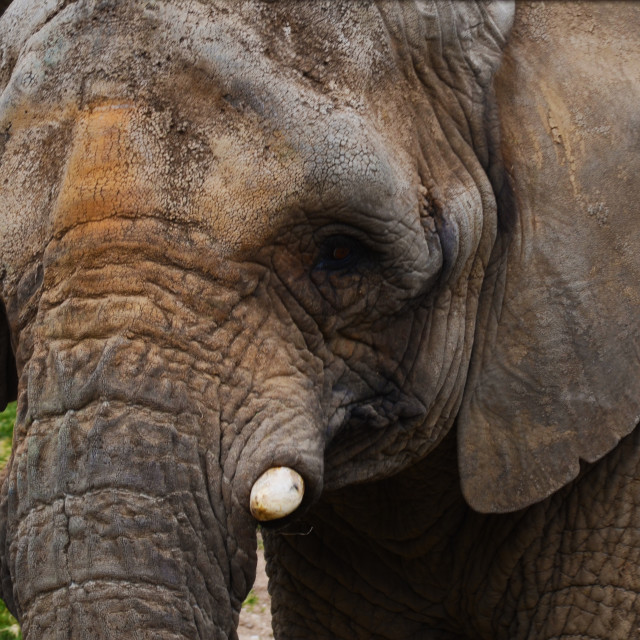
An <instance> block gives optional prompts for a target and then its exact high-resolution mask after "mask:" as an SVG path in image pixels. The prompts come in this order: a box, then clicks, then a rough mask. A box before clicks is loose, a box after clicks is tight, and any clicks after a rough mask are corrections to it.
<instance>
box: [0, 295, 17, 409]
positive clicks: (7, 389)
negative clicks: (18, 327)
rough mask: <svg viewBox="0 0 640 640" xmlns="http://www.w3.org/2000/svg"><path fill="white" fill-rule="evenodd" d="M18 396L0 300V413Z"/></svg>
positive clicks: (2, 306) (4, 314) (5, 320)
mask: <svg viewBox="0 0 640 640" xmlns="http://www.w3.org/2000/svg"><path fill="white" fill-rule="evenodd" d="M17 394H18V376H17V372H16V361H15V358H14V356H13V351H12V349H11V340H10V337H9V323H8V322H7V314H6V312H5V309H4V305H3V304H2V300H0V411H4V409H5V407H6V406H7V404H8V403H9V402H12V401H13V400H15V399H16V396H17Z"/></svg>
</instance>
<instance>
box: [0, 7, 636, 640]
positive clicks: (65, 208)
mask: <svg viewBox="0 0 640 640" xmlns="http://www.w3.org/2000/svg"><path fill="white" fill-rule="evenodd" d="M512 17H513V8H512V7H511V5H510V4H509V3H487V4H483V3H480V4H477V5H476V4H474V3H447V2H443V3H428V2H415V3H408V2H407V3H404V2H402V3H388V2H381V3H378V4H376V3H372V2H362V3H361V2H348V3H347V2H344V3H336V2H329V1H327V2H313V3H297V2H286V1H282V2H275V3H268V2H261V1H258V0H256V1H255V2H247V3H229V2H217V1H214V0H211V1H207V2H198V1H196V0H179V1H178V0H176V1H175V2H155V1H152V2H146V3H139V2H115V1H110V0H106V1H105V0H82V1H77V2H71V3H58V4H49V3H40V2H35V1H30V0H19V1H18V2H15V3H13V4H12V5H11V6H10V7H9V9H8V10H7V11H6V12H5V13H4V15H3V16H2V18H1V20H0V51H1V58H0V60H1V61H2V66H1V67H0V89H1V90H2V93H1V94H0V216H1V217H0V220H1V221H2V234H1V236H0V256H1V260H2V263H1V265H0V269H1V270H0V274H1V279H0V284H1V289H0V298H1V302H2V307H0V401H2V402H3V403H4V402H5V401H6V400H7V399H11V398H12V397H13V396H14V395H15V394H17V396H18V401H19V409H18V421H17V425H16V432H15V450H14V457H13V458H12V461H11V463H10V466H9V469H8V473H7V476H6V479H5V481H4V485H3V496H4V498H3V500H4V501H3V503H2V510H3V511H2V513H3V519H4V524H3V528H2V536H3V537H2V540H4V545H3V556H2V576H3V577H2V580H3V593H4V597H5V599H6V600H7V601H8V603H9V604H10V606H11V607H12V609H13V610H14V611H16V612H17V614H18V615H19V617H20V618H21V620H22V623H23V628H24V630H25V633H26V635H27V636H28V637H29V638H40V637H50V636H53V635H54V633H62V632H63V631H64V632H67V633H68V634H69V635H70V636H71V637H86V636H84V635H82V634H83V633H85V634H87V633H89V635H90V636H91V637H111V636H110V635H109V634H111V633H115V632H116V631H117V629H118V628H119V627H118V625H120V624H124V625H126V626H127V628H135V629H140V633H141V634H142V636H141V637H159V636H157V635H154V634H156V633H160V631H158V630H159V629H163V630H166V633H167V634H169V635H167V637H172V638H173V637H181V638H182V637H184V638H186V637H189V638H192V637H193V638H195V637H215V638H226V637H234V634H235V631H234V625H235V622H237V612H238V610H239V607H240V604H241V602H242V600H243V598H244V596H245V594H246V593H247V591H248V589H249V587H250V585H251V582H252V579H253V572H254V567H255V533H254V529H255V519H254V518H253V517H252V515H251V513H250V509H249V505H250V495H251V491H252V487H254V485H255V483H256V482H257V481H258V479H259V478H261V477H262V476H263V474H264V473H265V472H266V471H267V470H268V469H271V468H273V467H279V466H284V467H288V468H290V469H293V470H294V471H295V472H296V473H297V474H299V477H300V478H301V479H302V480H303V482H304V487H305V490H304V498H303V500H302V506H301V508H300V509H299V510H297V511H296V512H295V513H294V514H293V515H289V514H288V513H286V514H285V515H287V516H288V517H286V518H284V519H277V520H276V524H277V525H281V524H286V523H288V522H289V521H290V520H291V519H292V518H293V517H295V516H296V515H298V514H301V513H303V512H304V510H305V509H309V508H312V507H313V504H314V502H315V501H316V500H317V499H318V498H319V497H320V495H321V492H322V491H323V490H333V489H337V488H339V487H342V486H344V485H347V484H352V483H358V482H364V481H368V482H371V481H374V480H376V479H379V478H383V477H387V476H390V475H392V474H394V473H396V472H398V471H400V470H402V469H404V468H406V467H408V466H409V465H411V464H413V463H415V462H416V461H418V460H421V459H423V458H424V457H425V456H426V455H427V454H428V453H429V452H430V451H431V450H433V448H434V447H435V446H436V445H437V444H438V443H439V442H440V441H441V439H442V438H443V437H444V436H445V434H446V433H447V431H448V430H449V429H450V428H451V426H452V424H453V422H454V420H455V419H456V417H458V412H459V409H460V407H461V404H462V413H461V414H460V416H461V417H460V438H461V441H462V442H463V443H464V445H463V448H462V449H461V454H460V455H461V469H462V478H463V483H464V487H465V490H466V494H467V496H468V498H469V500H470V501H471V502H472V503H474V500H475V504H476V505H477V506H478V507H479V508H484V509H486V510H499V509H502V510H508V509H515V508H518V507H521V506H523V505H524V504H525V503H528V502H531V501H533V500H536V499H539V498H540V497H543V496H544V495H548V493H549V492H550V491H552V490H554V489H555V488H557V486H558V485H559V483H562V482H565V481H566V480H567V476H566V474H564V475H563V474H559V475H558V477H556V476H553V474H551V475H552V476H553V477H551V479H550V480H549V482H548V483H547V485H544V486H543V484H540V485H539V490H533V491H531V492H529V493H526V495H524V497H522V494H519V493H518V491H517V490H516V489H517V487H518V486H519V485H518V483H519V482H520V483H521V477H522V476H518V473H517V470H518V469H519V468H520V466H518V464H516V463H515V462H514V460H515V461H516V462H517V461H519V460H520V459H521V458H522V459H524V457H525V456H524V455H523V454H522V450H521V449H520V448H519V444H518V445H514V446H513V447H512V448H511V449H509V451H508V452H507V453H506V454H504V455H502V453H503V452H502V450H500V448H499V447H498V448H497V449H496V450H497V451H498V453H497V454H496V455H494V457H493V458H492V457H491V456H492V455H493V454H492V453H491V452H492V451H493V450H491V451H489V448H490V447H489V446H488V445H487V444H486V443H487V442H490V441H491V438H490V437H489V438H487V437H485V434H486V432H487V431H488V427H487V424H488V422H487V421H489V419H490V418H495V417H496V416H499V418H497V422H499V423H500V424H501V425H504V424H507V425H509V426H510V425H512V424H516V423H517V422H518V421H517V420H515V421H512V420H510V417H509V414H508V411H509V406H510V405H509V403H508V402H506V403H505V404H507V405H509V406H507V408H506V409H505V408H504V407H500V408H499V409H496V408H495V407H494V406H493V405H492V404H491V403H490V402H486V398H485V396H486V390H487V389H491V390H492V391H495V390H496V387H498V388H499V389H502V388H504V390H505V398H509V397H510V396H509V395H508V393H506V392H509V393H512V392H514V389H515V388H516V387H515V386H514V384H513V383H512V379H511V378H509V377H508V376H505V375H503V373H502V370H500V372H499V373H496V371H497V369H496V367H495V366H493V365H492V361H491V358H489V356H487V353H488V352H491V351H492V349H493V350H498V351H499V349H500V346H499V345H498V346H497V347H496V345H495V341H494V342H493V343H492V339H494V338H495V336H496V335H500V336H502V337H503V338H504V340H505V342H507V341H508V340H515V338H514V336H519V335H522V334H526V335H530V336H531V340H530V344H529V346H528V350H527V353H523V354H521V356H522V357H521V358H520V359H519V360H517V361H516V362H515V363H514V364H513V367H512V369H511V373H512V374H513V376H512V378H513V379H515V380H518V366H519V363H520V362H522V361H526V360H527V358H534V359H535V362H534V364H533V365H532V366H533V368H535V367H538V369H539V371H540V372H542V371H543V366H542V365H543V364H544V358H542V359H536V358H537V355H536V354H537V353H538V352H537V351H536V343H535V340H536V335H537V334H536V333H535V331H530V329H529V328H528V327H524V328H522V327H517V326H516V328H514V325H513V323H511V324H509V322H505V323H504V324H500V323H501V322H502V319H500V323H498V322H497V316H498V315H499V314H496V313H495V309H496V301H498V302H499V301H500V300H502V299H503V298H501V297H500V296H501V295H502V294H503V293H504V291H505V288H504V286H503V283H504V279H505V275H504V274H505V270H508V271H509V272H515V273H519V277H518V279H517V280H514V281H513V282H512V284H511V287H510V289H509V290H508V292H507V293H508V294H509V295H507V296H506V297H505V298H504V300H507V301H513V300H514V296H515V302H514V303H513V304H514V306H513V307H512V308H514V309H515V308H518V307H517V305H518V304H519V303H518V300H519V298H518V297H517V296H518V294H519V292H520V290H521V286H522V283H523V282H524V281H525V280H526V273H523V271H525V270H524V269H523V268H522V264H524V263H520V262H518V260H519V259H520V258H522V256H523V255H525V254H526V252H521V253H520V254H518V253H517V252H515V253H514V252H513V251H512V252H511V253H509V252H508V251H507V250H506V249H505V246H506V243H507V238H508V237H510V236H509V234H510V232H511V231H512V230H513V228H514V225H516V226H515V228H516V229H518V231H517V232H516V233H519V232H520V227H517V222H514V220H513V219H512V217H513V216H512V214H513V207H514V202H513V201H512V200H510V199H509V193H510V191H509V187H508V182H507V181H506V180H505V178H504V171H503V169H502V165H501V161H500V152H499V149H498V133H499V132H498V126H497V124H496V111H495V98H494V95H493V90H492V78H493V74H494V72H495V71H496V69H497V68H498V65H499V62H500V56H501V51H502V47H503V45H504V42H505V38H506V35H507V32H508V30H509V27H510V24H511V20H512ZM523 102H526V100H523ZM507 111H508V110H507ZM532 111H535V109H532ZM514 113H515V114H517V113H518V112H517V111H514V112H511V113H509V112H508V113H507V114H506V115H507V116H508V117H507V121H508V122H511V123H514V122H516V123H517V117H515V116H514ZM527 113H528V115H529V116H530V113H529V112H527ZM509 116H510V118H511V119H510V120H509ZM515 128H516V127H515V125H514V129H515ZM513 158H515V156H513ZM516 161H517V158H515V159H514V163H516V164H517V162H516ZM518 166H522V163H521V164H520V165H518ZM534 178H535V176H534V177H529V179H528V181H527V180H525V184H531V185H535V184H536V183H535V180H534ZM523 191H524V189H523ZM540 202H542V203H544V198H541V200H540ZM498 205H500V206H498ZM568 210H569V209H568ZM525 244H526V243H525ZM533 253H534V254H535V251H534V252H533ZM526 255H531V254H526ZM514 256H515V257H514ZM509 261H511V262H509ZM513 261H515V263H514V262H513ZM533 272H535V269H534V270H533ZM510 296H511V297H510ZM565 311H566V308H564V307H563V308H562V309H560V316H562V318H565V319H566V317H568V316H566V314H565V315H563V313H564V312H565ZM526 312H527V317H532V318H538V317H539V316H538V315H536V310H535V309H533V308H532V307H527V308H526ZM549 322H550V323H551V325H553V323H554V320H553V319H551V320H549ZM545 326H549V325H548V324H547V325H545ZM512 329H513V331H511V330H512ZM479 334H481V337H482V339H481V340H478V338H477V336H478V335H479ZM505 336H506V337H505ZM9 341H10V342H9ZM474 342H475V347H474V348H475V350H476V353H477V355H476V356H475V359H474V362H473V366H472V373H473V375H472V377H471V378H468V375H467V373H468V370H469V366H470V360H471V356H472V346H473V345H474ZM9 345H10V346H9ZM541 377H542V374H541ZM484 381H488V382H486V383H485V382H484ZM502 383H504V385H503V387H501V385H502ZM465 386H466V388H467V392H466V394H464V395H463V391H464V390H465ZM516 386H517V385H516ZM500 393H501V391H500V392H498V393H497V395H498V396H500ZM515 393H519V392H518V391H517V390H516V391H515ZM494 397H495V395H494V396H492V398H494ZM518 397H521V399H522V398H523V397H524V395H522V394H521V396H518ZM529 397H530V396H529V395H526V398H525V399H522V404H523V405H524V404H525V403H526V402H527V398H529ZM533 413H535V412H531V415H533ZM522 415H525V414H524V412H523V413H522ZM526 415H527V416H529V414H528V413H527V414H526ZM546 415H547V417H548V415H549V414H548V413H547V414H546ZM544 419H546V418H545V417H544V415H543V417H539V416H536V417H535V418H531V420H530V421H529V422H527V420H528V418H527V420H524V419H523V420H522V421H521V422H522V427H523V428H522V429H520V431H517V430H516V431H517V432H518V433H520V432H522V433H527V434H528V433H530V432H529V431H528V430H527V427H528V425H529V424H533V423H534V422H536V421H537V422H540V421H543V420H544ZM501 421H502V422H501ZM552 422H553V424H554V425H555V424H556V422H557V421H555V420H554V421H552ZM478 425H479V426H478ZM627 427H628V425H627V424H626V422H625V426H624V429H627ZM629 428H630V427H629ZM624 429H623V431H624ZM533 432H534V431H533V430H532V431H531V433H533ZM546 433H551V432H550V431H547V432H546ZM554 433H555V432H554ZM607 433H608V432H607ZM510 437H511V435H510V434H508V435H507V439H509V438H510ZM514 437H515V436H514ZM553 440H554V436H553V434H551V435H550V436H549V437H548V439H547V440H546V441H545V442H550V441H553ZM509 442H512V441H511V440H510V441H509ZM517 442H518V443H519V442H520V440H517ZM603 442H604V444H603ZM610 446H611V443H610V442H609V440H607V438H606V437H603V439H602V441H601V442H600V443H599V444H598V446H597V447H596V448H595V449H597V451H596V450H595V449H594V451H592V452H590V453H589V456H591V457H595V456H598V455H601V454H602V453H604V451H605V450H606V448H607V447H610ZM561 453H562V450H561V448H559V454H561ZM581 455H582V454H581ZM583 457H584V456H583ZM496 460H499V461H500V462H501V464H502V466H501V467H499V469H501V470H504V469H507V470H514V475H513V478H515V479H514V480H513V482H511V484H509V483H506V484H505V487H506V488H505V490H504V492H502V493H500V492H499V491H498V492H497V493H496V494H495V495H496V498H495V500H494V502H491V499H490V498H487V497H486V496H487V495H488V492H487V491H486V489H487V483H483V482H481V481H480V480H478V479H479V478H480V479H482V478H484V477H485V476H486V477H491V478H492V481H495V482H494V485H492V486H493V488H494V489H495V484H498V485H499V484H500V482H501V481H502V479H504V477H505V475H504V474H506V473H507V471H505V472H504V474H503V476H500V473H499V472H497V473H496V474H493V475H492V474H487V473H485V472H486V468H487V467H490V466H492V465H494V466H495V461H496ZM572 460H573V464H574V466H575V464H577V458H572ZM478 465H480V466H478ZM521 466H522V468H528V467H527V466H526V465H525V464H523V465H521ZM496 468H498V467H496ZM545 473H546V472H545ZM572 473H574V471H572ZM546 475H549V474H546ZM496 478H497V480H496ZM514 487H516V489H514ZM536 491H537V492H536ZM123 611H124V613H123ZM87 630H89V631H87ZM163 633H164V631H163ZM144 634H147V635H144Z"/></svg>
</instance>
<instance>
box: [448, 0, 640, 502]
mask: <svg viewBox="0 0 640 640" xmlns="http://www.w3.org/2000/svg"><path fill="white" fill-rule="evenodd" d="M589 12H590V14H592V17H591V20H592V23H593V24H592V29H591V32H589V30H587V29H585V28H584V23H583V22H582V21H575V17H574V16H573V9H572V8H571V7H570V6H567V5H566V4H565V3H544V4H542V3H541V4H536V3H531V6H530V7H524V6H522V5H520V6H519V13H518V14H517V16H516V24H515V27H514V34H513V37H512V41H511V43H510V44H509V46H508V47H507V50H506V52H505V62H504V65H503V67H502V69H501V70H500V72H499V74H498V76H497V78H496V93H497V100H498V104H499V109H500V119H501V130H502V151H503V155H504V161H505V166H506V168H507V171H508V173H509V174H510V175H511V178H512V186H513V191H514V195H515V206H516V210H517V219H516V220H515V222H514V225H515V228H513V229H512V230H511V232H510V238H506V237H504V236H503V237H499V239H498V242H497V243H496V246H495V248H494V253H493V256H492V263H491V265H490V267H489V269H488V271H487V276H486V280H485V285H484V288H483V292H482V297H481V306H480V311H479V316H478V325H477V327H478V328H477V333H476V339H475V346H474V353H473V358H472V365H471V370H470V376H469V383H468V386H467V389H466V391H465V398H464V401H463V405H462V409H461V413H460V415H459V420H458V430H459V431H458V434H459V459H460V472H461V480H462V486H463V492H464V495H465V497H466V499H467V501H468V502H469V504H470V505H471V506H472V507H474V508H475V509H477V510H478V511H482V512H501V511H512V510H516V509H520V508H523V507H526V506H528V505H529V504H532V503H534V502H536V501H539V500H541V499H543V498H545V497H547V496H548V495H550V494H551V493H553V492H554V491H556V490H557V489H558V488H560V487H561V486H563V485H564V484H566V483H568V482H569V481H571V480H572V479H573V478H575V477H576V475H577V474H578V473H579V470H580V460H585V461H587V462H594V461H596V460H597V459H598V458H600V457H601V456H603V455H604V454H606V453H607V452H608V451H610V450H611V449H612V448H613V447H614V446H615V445H616V443H617V442H618V441H619V439H620V438H621V437H623V436H625V435H627V434H628V433H630V432H631V431H632V430H633V429H634V428H635V426H636V424H637V423H638V419H639V417H640V211H639V210H638V203H639V202H640V154H639V153H638V144H639V135H640V134H639V129H638V122H639V120H638V118H639V111H638V104H640V63H638V56H637V47H638V44H639V43H640V38H639V36H638V34H639V33H640V7H639V6H638V5H636V4H634V3H624V4H622V5H618V6H614V5H608V6H607V7H606V8H603V7H600V6H599V5H597V4H594V5H590V6H589ZM533 14H535V15H533ZM572 29H573V30H574V31H571V30H572ZM604 42H607V43H609V45H607V46H606V47H605V46H603V44H602V43H604ZM621 61H626V62H625V63H621ZM504 213H505V212H502V214H503V215H504Z"/></svg>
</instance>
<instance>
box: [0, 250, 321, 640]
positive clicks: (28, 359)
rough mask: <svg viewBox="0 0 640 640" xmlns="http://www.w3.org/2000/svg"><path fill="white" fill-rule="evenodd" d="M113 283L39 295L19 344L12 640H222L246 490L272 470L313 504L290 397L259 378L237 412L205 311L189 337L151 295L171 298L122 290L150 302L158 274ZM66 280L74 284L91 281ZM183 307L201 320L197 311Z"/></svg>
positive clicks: (239, 571)
mask: <svg viewBox="0 0 640 640" xmlns="http://www.w3.org/2000/svg"><path fill="white" fill-rule="evenodd" d="M72 258H73V256H72ZM75 264H76V266H77V264H78V262H77V261H76V263H75ZM145 269H148V271H146V270H145ZM130 273H131V275H130V277H124V278H122V279H121V280H120V282H124V283H126V285H125V287H124V288H126V289H128V290H126V291H124V293H123V291H122V290H121V291H120V293H119V295H117V296H116V295H114V294H109V295H107V294H105V293H104V292H103V294H102V295H101V296H95V295H94V296H88V295H82V292H78V291H77V290H76V291H73V293H72V295H71V294H70V292H69V290H68V288H65V289H64V290H62V289H60V290H56V289H55V287H53V288H50V289H49V290H47V291H46V292H45V293H44V294H43V296H42V300H41V304H40V310H39V316H38V318H37V319H36V320H35V321H34V323H33V324H32V325H31V326H30V327H29V328H28V330H26V331H25V332H24V333H23V335H22V336H21V343H22V344H23V345H26V346H27V347H28V348H29V349H30V352H28V353H27V352H26V350H25V351H23V352H21V353H23V356H24V354H26V356H24V357H23V362H21V363H20V368H21V380H20V393H19V403H18V407H19V410H18V420H17V424H16V433H15V442H16V446H15V448H14V457H13V459H12V461H11V466H10V468H9V473H8V477H7V480H6V481H5V484H4V487H3V491H4V496H5V498H4V502H3V509H4V511H5V523H4V527H3V535H4V540H5V543H4V546H5V553H4V559H3V566H2V573H3V590H4V596H5V599H6V600H8V602H9V603H12V606H11V608H12V609H13V610H14V612H15V613H16V614H17V616H18V618H19V619H20V621H21V622H22V625H23V630H24V633H25V638H28V639H29V640H40V639H44V638H57V637H64V638H65V639H67V638H72V639H74V640H78V639H81V638H92V639H97V638H113V637H140V638H172V639H176V640H177V639H178V638H220V639H222V638H235V637H236V632H235V627H236V624H237V620H238V615H239V611H240V608H241V605H242V601H243V599H244V597H245V596H246V594H247V592H248V591H249V589H250V587H251V585H252V583H253V579H254V577H255V565H256V551H255V550H256V536H255V525H256V519H255V518H254V517H252V515H251V513H250V494H251V489H252V487H253V486H254V485H256V481H257V480H258V478H260V476H261V475H263V474H264V473H265V471H266V470H268V469H270V468H272V467H277V466H288V467H293V468H295V469H297V470H298V472H299V473H300V477H301V478H304V483H305V485H307V491H306V492H305V494H304V500H305V501H311V500H313V498H314V497H315V496H317V494H318V492H319V487H320V482H321V465H322V450H321V447H322V441H321V438H320V436H319V435H318V434H319V433H320V430H319V429H317V428H315V427H314V426H313V424H314V421H313V420H312V419H309V416H308V415H307V414H305V411H304V408H305V407H304V406H303V405H304V402H303V399H304V397H306V395H305V394H307V395H308V393H307V392H308V389H302V390H300V389H298V390H297V391H296V390H295V389H294V388H293V387H295V384H294V383H291V384H292V385H293V386H291V385H290V386H289V387H286V388H284V387H283V385H285V382H282V381H278V380H277V376H272V377H271V378H270V380H271V382H273V384H271V386H269V384H268V382H269V381H265V382H264V383H263V384H262V387H261V388H262V393H261V394H259V393H257V391H256V389H257V388H258V385H257V383H254V391H253V394H252V396H251V397H247V393H246V387H244V388H243V387H242V383H243V380H244V379H245V378H244V377H243V374H242V363H240V364H238V363H237V362H236V363H235V368H234V364H233V362H232V360H231V355H232V354H229V349H228V347H227V353H226V354H225V356H226V357H224V358H223V357H221V355H220V354H221V353H223V352H224V344H225V342H224V341H225V340H226V338H225V334H224V330H223V328H222V326H221V324H222V323H221V322H220V316H221V315H222V314H221V311H220V310H221V307H222V304H218V306H217V310H216V311H217V313H218V316H217V317H216V318H214V320H212V321H211V325H210V326H209V327H207V330H203V331H202V333H201V336H199V337H198V338H196V337H195V336H194V335H193V331H192V330H191V329H190V327H189V324H188V321H191V320H192V318H193V317H194V316H189V315H188V314H187V313H186V311H185V309H184V308H183V309H181V311H182V314H181V313H178V308H179V307H178V304H177V303H176V301H175V295H174V294H171V293H168V292H167V291H175V290H176V289H177V288H178V287H177V286H175V285H174V286H171V287H169V286H163V287H162V291H163V295H164V298H162V299H161V298H160V297H157V298H156V299H155V300H150V299H149V297H148V296H147V297H142V296H140V295H134V292H133V291H132V289H134V288H135V287H137V283H136V280H138V281H139V280H141V279H143V280H145V282H146V284H144V286H146V287H147V288H151V287H152V285H151V284H149V283H150V282H151V281H152V280H153V278H155V279H156V281H157V280H158V279H159V278H160V275H159V273H160V271H159V270H158V268H157V267H155V268H154V267H153V266H146V267H144V266H143V267H140V266H138V267H137V271H136V272H135V273H133V271H132V272H130ZM165 273H166V272H165ZM152 274H153V276H152ZM46 277H47V275H46V273H45V278H46ZM176 277H177V276H176ZM76 281H77V282H81V283H82V286H86V287H90V286H92V285H91V283H92V274H91V273H90V272H88V271H87V270H85V271H84V272H81V271H80V270H78V276H77V280H76ZM113 281H114V280H113V279H111V280H109V282H113ZM65 283H66V284H65V287H70V286H71V285H70V284H69V281H68V280H65ZM93 283H94V284H95V279H94V280H93ZM78 286H79V285H78ZM102 286H104V284H103V285H102ZM141 286H143V285H141ZM158 289H160V288H159V287H158ZM218 290H219V289H218V288H216V291H218ZM125 294H126V295H125ZM56 296H57V298H56ZM54 298H55V299H54ZM194 299H195V300H197V301H198V302H200V301H202V300H203V299H204V300H205V302H206V303H207V304H208V305H209V304H211V306H208V309H209V313H210V315H214V314H212V313H211V308H215V306H214V305H213V303H212V302H211V298H209V299H207V297H206V296H205V295H199V296H194ZM170 306H172V309H173V313H172V314H171V315H170V316H169V314H168V312H167V308H168V307H170ZM168 317H170V320H167V318H168ZM163 322H166V324H163ZM242 322H243V323H245V324H249V320H247V319H246V316H243V320H242ZM264 324H265V326H267V324H268V323H264ZM227 331H228V332H231V330H230V329H228V325H227ZM233 334H234V336H235V340H236V343H237V344H238V347H239V351H240V353H241V354H246V353H247V349H246V348H245V347H243V346H242V344H241V341H242V339H243V338H242V335H239V334H238V331H237V330H235V327H234V328H233ZM247 334H248V335H249V334H250V335H252V336H255V332H254V331H253V330H252V328H251V327H249V328H248V329H247ZM205 346H206V347H207V349H205ZM264 348H267V347H266V342H265V346H264ZM275 360H276V358H270V359H269V362H274V361H275ZM276 373H277V372H276ZM274 380H275V381H274ZM289 382H291V381H290V380H289V381H288V382H287V384H289ZM285 386H286V385H285ZM298 386H299V385H298ZM287 403H288V404H287ZM301 407H302V408H301ZM291 430H301V434H300V435H301V437H300V438H298V439H295V438H294V437H293V434H292V433H291ZM287 434H288V435H287ZM314 465H315V466H314ZM283 515H284V514H283ZM0 544H2V540H1V539H0Z"/></svg>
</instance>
